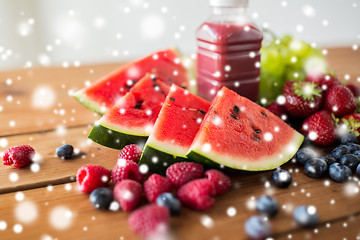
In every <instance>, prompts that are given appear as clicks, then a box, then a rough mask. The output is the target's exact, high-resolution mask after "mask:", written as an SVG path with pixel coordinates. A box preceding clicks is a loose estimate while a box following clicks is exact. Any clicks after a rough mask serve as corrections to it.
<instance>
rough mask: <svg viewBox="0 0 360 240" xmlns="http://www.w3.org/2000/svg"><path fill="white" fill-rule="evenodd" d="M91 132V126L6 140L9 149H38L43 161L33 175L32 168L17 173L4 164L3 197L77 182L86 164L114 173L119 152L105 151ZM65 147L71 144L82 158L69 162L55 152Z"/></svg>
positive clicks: (1, 174) (0, 181)
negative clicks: (11, 193)
mask: <svg viewBox="0 0 360 240" xmlns="http://www.w3.org/2000/svg"><path fill="white" fill-rule="evenodd" d="M90 130H91V126H90V125H89V126H86V127H77V128H65V129H63V130H61V131H48V132H44V133H34V134H24V135H15V136H11V137H7V138H6V139H7V141H8V145H9V146H17V145H21V144H29V145H31V146H32V147H33V148H34V149H35V151H36V153H37V154H38V156H39V158H40V161H39V166H40V171H39V172H32V171H31V167H30V166H28V167H25V168H21V169H15V168H13V167H8V166H4V165H3V164H1V165H0V193H4V192H13V191H19V190H24V189H31V188H34V187H43V186H47V185H49V184H59V183H66V182H71V181H74V176H75V175H76V171H77V169H78V168H80V167H81V166H83V165H85V164H100V165H102V166H104V167H106V168H108V169H112V167H113V166H114V165H115V163H116V159H117V153H118V151H116V150H113V149H109V148H105V147H102V146H100V145H98V144H96V143H93V142H92V141H90V140H88V139H87V135H88V133H89V131H90ZM64 143H70V144H72V145H73V146H74V147H75V148H77V149H79V150H80V153H79V156H78V157H76V158H74V159H68V160H62V159H60V158H59V157H57V156H56V154H55V149H56V148H57V147H58V146H61V145H62V144H64ZM5 148H7V147H5ZM5 148H0V151H5ZM11 174H16V175H17V176H18V180H17V181H11V176H12V175H11Z"/></svg>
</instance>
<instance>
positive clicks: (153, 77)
mask: <svg viewBox="0 0 360 240" xmlns="http://www.w3.org/2000/svg"><path fill="white" fill-rule="evenodd" d="M151 80H152V81H153V82H155V81H156V77H155V75H153V74H151Z"/></svg>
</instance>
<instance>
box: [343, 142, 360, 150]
mask: <svg viewBox="0 0 360 240" xmlns="http://www.w3.org/2000/svg"><path fill="white" fill-rule="evenodd" d="M346 146H348V148H350V151H351V152H355V151H357V150H360V145H359V144H356V143H352V142H351V143H347V144H346Z"/></svg>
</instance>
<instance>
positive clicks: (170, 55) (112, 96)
mask: <svg viewBox="0 0 360 240" xmlns="http://www.w3.org/2000/svg"><path fill="white" fill-rule="evenodd" d="M180 58H181V56H180V55H179V54H178V52H177V51H176V50H174V49H172V48H169V49H167V50H164V51H159V52H156V53H154V54H150V55H149V56H146V57H144V58H142V59H139V60H137V61H134V62H131V63H128V64H125V65H123V66H121V67H119V68H118V69H116V70H114V71H113V72H111V73H109V74H107V75H105V76H104V77H102V78H100V79H98V80H97V81H95V82H94V83H92V84H91V85H90V86H88V87H85V88H83V89H81V90H80V91H78V92H76V93H75V94H74V97H75V98H77V99H78V100H79V101H80V102H81V103H82V104H84V105H85V106H86V107H88V108H89V109H90V110H93V111H95V112H98V113H101V114H103V113H105V112H106V111H107V110H108V109H109V108H111V107H112V106H113V105H115V103H116V102H117V101H118V100H119V99H120V98H121V97H122V96H124V95H125V94H126V93H127V92H129V90H130V89H131V88H132V87H133V85H134V84H135V83H136V82H137V81H138V80H139V79H141V78H142V77H143V76H144V75H145V74H146V73H153V74H156V75H157V76H158V77H159V78H160V79H162V80H163V81H164V82H166V83H168V84H169V85H171V83H173V82H174V83H176V84H178V85H180V86H182V87H185V88H186V87H188V78H187V72H186V69H185V68H184V66H183V65H182V63H181V62H180Z"/></svg>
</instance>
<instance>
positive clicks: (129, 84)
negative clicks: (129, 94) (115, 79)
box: [125, 79, 136, 88]
mask: <svg viewBox="0 0 360 240" xmlns="http://www.w3.org/2000/svg"><path fill="white" fill-rule="evenodd" d="M135 83H136V81H135V80H130V79H129V80H127V81H126V85H125V87H126V88H132V86H133V85H134V84H135Z"/></svg>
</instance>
